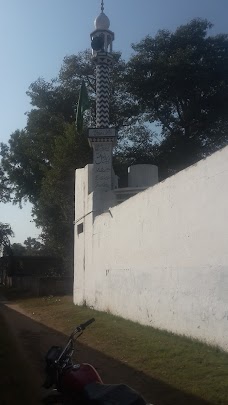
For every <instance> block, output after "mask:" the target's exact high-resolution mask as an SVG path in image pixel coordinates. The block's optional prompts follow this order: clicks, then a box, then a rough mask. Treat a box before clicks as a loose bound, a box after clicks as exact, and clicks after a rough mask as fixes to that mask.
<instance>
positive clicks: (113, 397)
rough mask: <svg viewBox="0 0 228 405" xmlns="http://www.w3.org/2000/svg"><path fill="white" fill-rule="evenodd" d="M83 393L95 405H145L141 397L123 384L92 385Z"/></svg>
mask: <svg viewBox="0 0 228 405" xmlns="http://www.w3.org/2000/svg"><path fill="white" fill-rule="evenodd" d="M85 393H86V396H87V398H88V400H89V401H91V403H94V404H95V405H146V402H145V401H144V399H143V398H142V397H141V395H139V394H138V393H137V392H136V391H135V390H133V389H132V388H130V387H128V385H125V384H113V385H106V384H99V383H92V384H89V385H87V386H86V387H85Z"/></svg>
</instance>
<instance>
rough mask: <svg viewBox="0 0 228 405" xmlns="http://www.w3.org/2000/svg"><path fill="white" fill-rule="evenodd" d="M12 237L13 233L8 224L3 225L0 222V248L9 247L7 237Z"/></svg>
mask: <svg viewBox="0 0 228 405" xmlns="http://www.w3.org/2000/svg"><path fill="white" fill-rule="evenodd" d="M10 236H13V231H12V229H11V226H10V225H9V224H3V223H2V222H0V248H1V247H5V246H9V244H10V241H9V237H10Z"/></svg>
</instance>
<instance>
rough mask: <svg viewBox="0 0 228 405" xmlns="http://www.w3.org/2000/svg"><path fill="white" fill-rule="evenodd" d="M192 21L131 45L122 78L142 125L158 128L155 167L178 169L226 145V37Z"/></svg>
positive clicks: (227, 102)
mask: <svg viewBox="0 0 228 405" xmlns="http://www.w3.org/2000/svg"><path fill="white" fill-rule="evenodd" d="M211 27H212V24H211V23H209V22H208V21H207V20H200V19H195V20H193V21H191V22H190V23H189V24H186V25H183V26H180V27H179V28H178V29H177V30H176V31H175V32H174V33H171V32H169V31H165V30H163V31H159V32H158V34H157V35H156V36H155V38H152V37H150V36H148V37H146V38H144V39H143V40H142V41H141V42H140V43H138V44H136V45H133V49H134V51H135V55H134V56H132V57H131V59H130V61H129V63H128V65H127V69H126V74H125V80H126V82H127V88H128V91H129V92H130V93H131V94H132V96H133V97H134V99H135V100H136V102H137V103H138V104H139V105H140V106H141V114H143V115H144V120H146V121H149V122H155V123H157V124H158V125H159V126H160V128H161V138H162V142H161V144H160V146H159V155H160V163H161V165H164V164H166V166H168V167H170V168H172V169H176V170H179V169H181V168H183V167H186V166H188V165H190V164H192V163H194V162H195V161H197V160H199V159H200V158H202V157H204V156H206V155H208V154H210V153H212V152H213V151H215V150H217V149H218V148H221V147H223V146H224V145H226V144H227V141H228V132H227V123H228V35H225V34H224V35H222V34H221V35H217V36H214V37H212V36H209V35H208V31H209V29H210V28H211Z"/></svg>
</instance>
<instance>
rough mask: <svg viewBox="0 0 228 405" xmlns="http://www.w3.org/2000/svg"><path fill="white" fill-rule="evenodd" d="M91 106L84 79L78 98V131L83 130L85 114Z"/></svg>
mask: <svg viewBox="0 0 228 405" xmlns="http://www.w3.org/2000/svg"><path fill="white" fill-rule="evenodd" d="M88 108H89V97H88V93H87V89H86V85H85V82H84V80H83V82H82V85H81V89H80V93H79V99H78V108H77V115H76V128H77V131H78V133H81V132H82V130H83V114H84V112H85V111H86V110H88Z"/></svg>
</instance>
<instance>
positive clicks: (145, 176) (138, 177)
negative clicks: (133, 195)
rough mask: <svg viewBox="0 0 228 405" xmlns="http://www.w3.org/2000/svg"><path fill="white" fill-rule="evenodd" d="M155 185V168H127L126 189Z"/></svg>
mask: <svg viewBox="0 0 228 405" xmlns="http://www.w3.org/2000/svg"><path fill="white" fill-rule="evenodd" d="M157 183H158V167H157V166H154V165H134V166H130V167H129V168H128V187H151V186H154V185H155V184H157Z"/></svg>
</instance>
